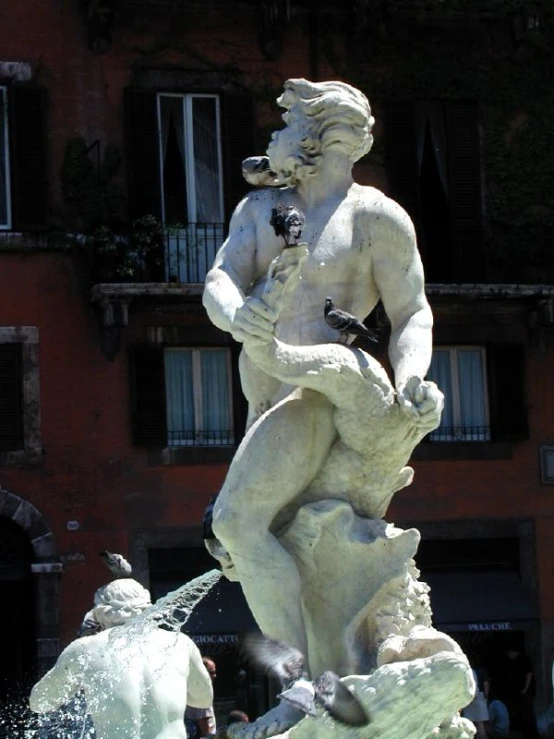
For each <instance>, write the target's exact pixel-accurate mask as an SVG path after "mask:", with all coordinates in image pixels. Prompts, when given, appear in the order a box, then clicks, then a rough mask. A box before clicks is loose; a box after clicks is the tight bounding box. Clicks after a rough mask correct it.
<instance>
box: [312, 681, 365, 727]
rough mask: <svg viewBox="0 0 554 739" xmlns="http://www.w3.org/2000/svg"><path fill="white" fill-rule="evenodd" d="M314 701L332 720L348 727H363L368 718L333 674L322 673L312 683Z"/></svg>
mask: <svg viewBox="0 0 554 739" xmlns="http://www.w3.org/2000/svg"><path fill="white" fill-rule="evenodd" d="M314 687H315V694H316V699H317V700H318V701H319V702H320V703H321V704H322V705H323V706H324V708H326V709H327V711H329V713H330V714H331V716H333V718H336V719H337V720H338V721H341V722H342V723H343V724H348V725H349V726H364V725H365V724H368V723H369V716H368V715H367V713H366V711H365V709H364V707H363V706H362V704H361V703H360V701H359V700H358V699H357V698H356V696H355V695H354V694H353V693H351V692H350V690H348V688H347V687H346V685H345V684H344V683H342V682H341V681H340V678H339V676H338V675H335V673H334V672H324V673H323V674H322V675H320V676H319V677H318V678H317V680H315V681H314Z"/></svg>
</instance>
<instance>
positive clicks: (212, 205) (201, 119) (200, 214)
mask: <svg viewBox="0 0 554 739" xmlns="http://www.w3.org/2000/svg"><path fill="white" fill-rule="evenodd" d="M216 111H217V108H216V99H215V98H213V97H194V98H193V101H192V129H193V141H194V179H195V189H196V221H197V222H198V223H220V222H221V221H222V220H223V218H222V214H221V203H220V197H219V158H218V147H217V112H216Z"/></svg>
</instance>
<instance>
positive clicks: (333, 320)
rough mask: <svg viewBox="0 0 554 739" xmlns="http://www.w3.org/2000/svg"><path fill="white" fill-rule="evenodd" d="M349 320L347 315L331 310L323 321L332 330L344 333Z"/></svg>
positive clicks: (334, 309) (335, 309)
mask: <svg viewBox="0 0 554 739" xmlns="http://www.w3.org/2000/svg"><path fill="white" fill-rule="evenodd" d="M349 318H350V316H349V315H348V313H344V312H343V311H341V310H338V309H337V308H333V309H332V310H330V311H329V312H328V313H327V315H326V316H325V321H326V322H327V325H328V326H331V328H334V329H336V330H337V331H344V330H345V329H346V328H347V327H348V325H349V323H350V320H349Z"/></svg>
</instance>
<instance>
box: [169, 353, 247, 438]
mask: <svg viewBox="0 0 554 739" xmlns="http://www.w3.org/2000/svg"><path fill="white" fill-rule="evenodd" d="M164 360H165V361H164V367H165V394H166V408H167V437H168V438H167V443H168V444H169V445H170V446H181V445H200V446H221V445H229V444H233V441H234V439H233V431H232V417H233V414H232V407H231V382H230V380H231V372H230V356H229V351H228V350H227V349H166V350H165V357H164Z"/></svg>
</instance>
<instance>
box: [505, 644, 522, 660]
mask: <svg viewBox="0 0 554 739" xmlns="http://www.w3.org/2000/svg"><path fill="white" fill-rule="evenodd" d="M519 653H520V650H519V649H518V647H516V646H511V647H508V649H507V650H506V656H507V657H508V659H516V657H519Z"/></svg>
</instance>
